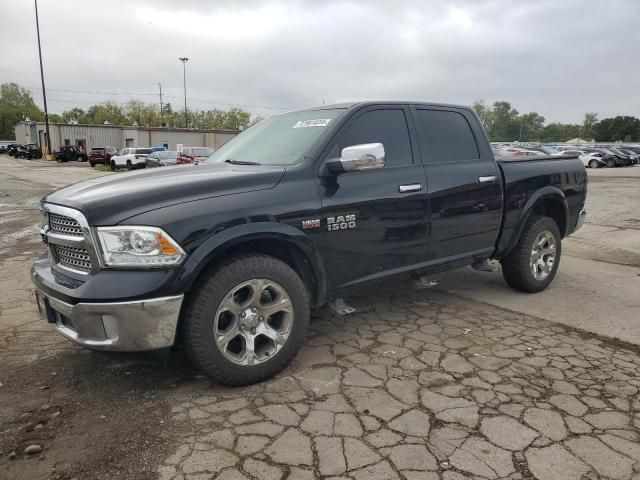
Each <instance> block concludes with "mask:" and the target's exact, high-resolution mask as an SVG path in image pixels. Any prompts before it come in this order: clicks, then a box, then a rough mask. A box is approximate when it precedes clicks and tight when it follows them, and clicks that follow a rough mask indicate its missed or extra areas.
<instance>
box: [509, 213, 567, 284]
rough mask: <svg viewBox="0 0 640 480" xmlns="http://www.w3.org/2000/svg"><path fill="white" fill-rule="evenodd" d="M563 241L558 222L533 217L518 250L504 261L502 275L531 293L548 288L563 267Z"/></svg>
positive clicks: (510, 282)
mask: <svg viewBox="0 0 640 480" xmlns="http://www.w3.org/2000/svg"><path fill="white" fill-rule="evenodd" d="M560 242H561V238H560V230H559V228H558V225H557V224H556V222H554V221H553V220H552V219H551V218H549V217H532V218H531V219H530V220H529V222H528V223H527V225H526V226H525V228H524V231H523V232H522V235H521V237H520V240H519V241H518V245H517V246H516V248H515V249H514V250H513V252H511V253H510V254H509V255H508V256H507V257H505V258H504V259H502V260H501V263H502V275H503V277H504V279H505V281H506V282H507V284H509V286H510V287H512V288H514V289H516V290H520V291H523V292H530V293H533V292H540V291H542V290H544V289H545V288H547V287H548V286H549V284H550V283H551V281H552V280H553V278H554V277H555V275H556V272H557V271H558V266H559V265H560V255H561V253H562V244H561V243H560Z"/></svg>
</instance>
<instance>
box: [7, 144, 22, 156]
mask: <svg viewBox="0 0 640 480" xmlns="http://www.w3.org/2000/svg"><path fill="white" fill-rule="evenodd" d="M19 147H20V145H18V144H17V143H13V144H11V145H7V155H9V156H11V157H15V156H16V152H17V151H18V148H19Z"/></svg>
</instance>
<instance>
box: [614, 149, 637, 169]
mask: <svg viewBox="0 0 640 480" xmlns="http://www.w3.org/2000/svg"><path fill="white" fill-rule="evenodd" d="M619 150H621V151H622V152H624V153H626V154H628V155H630V156H631V159H632V160H633V164H634V165H637V164H639V163H640V148H639V147H627V146H625V147H624V148H619Z"/></svg>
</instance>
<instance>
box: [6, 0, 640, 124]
mask: <svg viewBox="0 0 640 480" xmlns="http://www.w3.org/2000/svg"><path fill="white" fill-rule="evenodd" d="M4 4H5V5H4V6H3V8H2V10H3V29H2V30H1V31H0V79H1V81H18V82H19V83H21V84H23V85H26V86H28V87H32V88H33V89H34V92H35V96H36V98H37V99H38V100H39V99H40V97H41V94H40V91H39V90H38V86H39V76H38V59H37V44H36V38H35V25H34V17H33V6H32V4H31V3H29V2H24V1H20V0H5V2H4ZM39 7H40V22H41V34H42V42H43V55H44V62H45V73H46V75H47V85H48V88H49V91H48V96H49V98H50V99H51V100H50V105H51V110H52V111H62V110H64V109H66V108H71V107H72V106H74V105H76V104H77V105H79V106H84V107H85V108H86V107H88V106H89V105H91V103H94V102H101V101H106V100H114V101H116V102H123V103H124V102H126V101H127V100H128V99H130V98H140V99H142V100H145V101H158V97H157V92H158V86H157V84H158V83H159V82H161V83H162V85H163V91H164V92H165V94H166V95H165V101H169V102H171V103H172V104H174V105H175V106H179V105H181V104H182V101H183V100H182V66H181V64H180V62H179V61H178V57H180V56H187V57H189V59H190V60H189V62H188V64H187V87H188V99H189V106H190V108H216V107H217V108H229V107H230V106H233V105H237V106H240V107H242V108H246V109H248V110H251V111H253V112H255V113H260V114H271V113H277V112H281V111H283V110H286V109H295V108H303V107H308V106H312V105H317V104H319V103H321V102H322V101H323V100H324V101H325V102H326V103H329V102H338V101H345V100H358V99H389V100H402V99H411V100H429V101H446V102H453V103H463V104H469V103H471V102H472V101H473V100H475V99H480V98H482V99H485V100H486V101H488V102H493V101H495V100H502V99H504V100H508V101H510V102H511V103H512V104H513V105H514V106H515V107H516V108H517V109H519V110H520V111H532V110H535V111H537V112H539V113H541V114H542V115H544V116H545V117H546V118H547V119H548V120H549V121H573V122H577V121H580V120H581V118H582V115H583V114H584V112H587V111H596V112H599V114H600V117H601V118H603V117H606V116H610V115H617V114H629V115H638V114H639V113H640V96H639V95H638V94H637V78H638V77H639V74H640V71H639V70H640V66H638V63H637V61H636V58H635V53H636V52H635V50H636V47H637V44H638V33H637V31H638V28H637V22H638V18H640V2H637V1H635V0H617V1H595V0H594V1H588V2H586V1H579V0H564V1H563V2H557V1H550V0H539V1H536V2H529V1H525V0H515V1H514V0H466V1H424V0H408V1H403V2H390V1H386V0H372V1H368V2H364V1H362V2H360V1H355V0H354V1H338V0H330V1H325V2H316V1H293V0H284V1H267V0H248V1H243V2H233V1H229V0H227V1H217V2H210V1H205V0H202V1H197V0H183V1H181V2H179V3H178V4H176V2H174V1H171V2H169V1H165V0H159V1H151V0H147V1H137V2H131V1H124V0H110V1H109V2H106V1H105V2H87V1H80V0H67V1H64V2H45V1H41V2H40V6H39Z"/></svg>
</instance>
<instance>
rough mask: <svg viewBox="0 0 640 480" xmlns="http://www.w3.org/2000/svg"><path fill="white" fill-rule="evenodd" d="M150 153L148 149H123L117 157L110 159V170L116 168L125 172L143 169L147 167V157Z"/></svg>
mask: <svg viewBox="0 0 640 480" xmlns="http://www.w3.org/2000/svg"><path fill="white" fill-rule="evenodd" d="M150 153H151V149H150V148H133V147H127V148H123V149H122V150H120V152H118V154H117V155H114V156H113V157H111V170H116V169H118V168H126V169H127V170H133V169H135V168H145V167H146V166H147V163H146V160H147V156H149V154H150Z"/></svg>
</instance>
